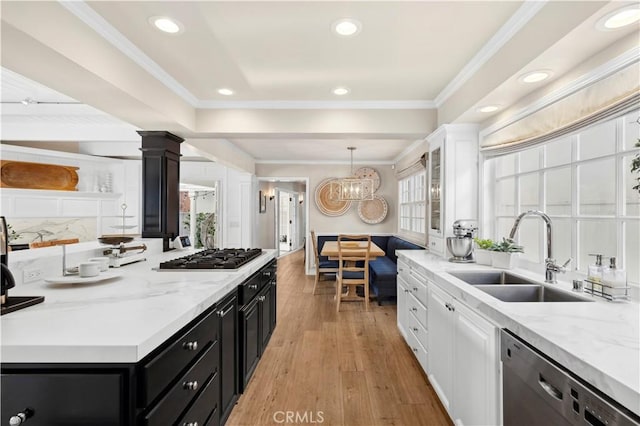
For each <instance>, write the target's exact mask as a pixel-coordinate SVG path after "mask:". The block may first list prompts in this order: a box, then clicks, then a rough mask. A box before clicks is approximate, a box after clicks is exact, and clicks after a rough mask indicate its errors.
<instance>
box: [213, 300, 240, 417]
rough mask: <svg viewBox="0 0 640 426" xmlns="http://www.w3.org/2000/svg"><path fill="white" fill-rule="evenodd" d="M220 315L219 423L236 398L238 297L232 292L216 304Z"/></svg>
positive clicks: (229, 412)
mask: <svg viewBox="0 0 640 426" xmlns="http://www.w3.org/2000/svg"><path fill="white" fill-rule="evenodd" d="M217 312H218V316H219V317H220V409H221V410H220V419H221V420H220V423H221V424H223V423H224V422H225V421H226V419H227V417H228V416H229V414H231V410H232V409H233V406H234V404H235V402H236V400H237V399H238V392H239V391H238V297H237V293H236V292H233V294H232V295H231V296H228V297H227V298H226V299H225V300H224V301H222V302H221V303H220V304H219V305H218V309H217Z"/></svg>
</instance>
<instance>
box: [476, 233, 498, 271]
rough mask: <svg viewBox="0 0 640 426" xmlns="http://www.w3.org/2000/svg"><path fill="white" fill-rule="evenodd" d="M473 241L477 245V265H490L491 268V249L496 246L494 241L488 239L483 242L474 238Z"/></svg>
mask: <svg viewBox="0 0 640 426" xmlns="http://www.w3.org/2000/svg"><path fill="white" fill-rule="evenodd" d="M473 241H475V243H476V251H475V257H476V263H477V264H479V265H489V266H491V252H490V251H489V250H491V247H493V245H494V244H495V243H494V242H493V240H490V239H486V240H483V239H481V238H477V237H476V238H474V239H473Z"/></svg>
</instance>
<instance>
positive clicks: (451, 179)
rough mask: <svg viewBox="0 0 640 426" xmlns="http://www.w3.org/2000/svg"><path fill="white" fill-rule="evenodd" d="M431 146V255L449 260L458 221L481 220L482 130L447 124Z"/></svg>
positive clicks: (429, 216)
mask: <svg viewBox="0 0 640 426" xmlns="http://www.w3.org/2000/svg"><path fill="white" fill-rule="evenodd" d="M427 141H428V142H429V165H428V167H427V170H428V171H429V208H428V212H429V214H428V218H429V243H428V244H429V251H431V252H433V253H436V254H439V255H440V256H443V257H444V256H446V255H447V253H446V251H447V249H446V244H445V241H446V237H450V236H453V231H452V226H453V222H454V221H455V220H456V219H478V189H479V188H478V126H477V125H475V124H445V125H443V126H440V127H439V128H438V129H437V130H436V131H434V132H433V133H432V134H430V135H429V136H427Z"/></svg>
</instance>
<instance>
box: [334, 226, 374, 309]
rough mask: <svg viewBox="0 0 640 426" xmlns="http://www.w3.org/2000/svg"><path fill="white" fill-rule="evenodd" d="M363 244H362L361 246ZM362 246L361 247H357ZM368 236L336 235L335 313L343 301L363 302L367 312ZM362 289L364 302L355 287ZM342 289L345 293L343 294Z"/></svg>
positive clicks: (369, 239)
mask: <svg viewBox="0 0 640 426" xmlns="http://www.w3.org/2000/svg"><path fill="white" fill-rule="evenodd" d="M362 243H364V244H362ZM360 244H362V247H360V246H359V245H360ZM370 250H371V236H370V235H347V234H340V235H338V275H337V276H336V281H337V283H336V311H338V312H339V311H340V303H341V302H343V301H364V307H365V310H367V311H368V310H369V251H370ZM358 286H363V287H364V300H363V298H362V297H360V296H358V295H357V294H356V287H358ZM343 287H346V288H347V292H346V293H344V292H343Z"/></svg>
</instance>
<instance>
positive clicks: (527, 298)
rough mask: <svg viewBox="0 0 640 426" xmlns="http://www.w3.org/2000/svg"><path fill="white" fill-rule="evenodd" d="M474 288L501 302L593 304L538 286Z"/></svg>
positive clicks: (578, 297)
mask: <svg viewBox="0 0 640 426" xmlns="http://www.w3.org/2000/svg"><path fill="white" fill-rule="evenodd" d="M475 287H476V288H477V289H478V290H482V291H484V292H485V293H487V294H488V295H490V296H493V297H495V298H496V299H500V300H502V301H503V302H593V300H588V299H585V298H583V297H580V296H578V295H575V294H571V293H567V292H566V291H563V290H557V289H555V288H551V287H546V286H543V285H540V284H538V285H529V284H522V285H513V286H503V285H500V284H498V285H477V286H475Z"/></svg>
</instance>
